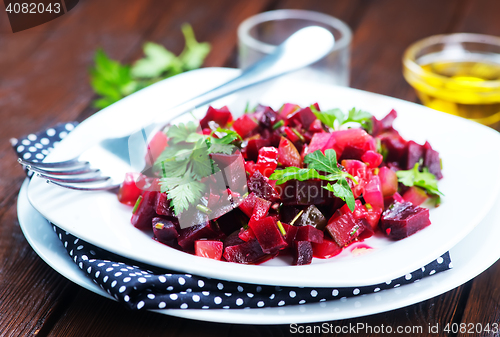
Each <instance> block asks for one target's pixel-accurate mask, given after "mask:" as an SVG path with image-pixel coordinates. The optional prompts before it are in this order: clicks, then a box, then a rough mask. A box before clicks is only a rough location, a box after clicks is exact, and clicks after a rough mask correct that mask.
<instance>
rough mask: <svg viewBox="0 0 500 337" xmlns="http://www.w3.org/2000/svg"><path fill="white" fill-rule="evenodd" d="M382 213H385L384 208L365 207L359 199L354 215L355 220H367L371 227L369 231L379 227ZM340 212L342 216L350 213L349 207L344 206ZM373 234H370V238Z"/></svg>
mask: <svg viewBox="0 0 500 337" xmlns="http://www.w3.org/2000/svg"><path fill="white" fill-rule="evenodd" d="M382 211H383V209H382V208H373V207H372V206H370V207H366V205H363V204H362V203H361V200H359V199H358V200H356V203H355V208H354V212H353V213H352V214H353V216H354V218H355V219H358V220H365V221H366V223H367V224H368V225H370V227H371V228H368V229H367V230H370V229H372V230H375V229H376V228H377V226H378V222H379V219H380V215H381V214H382ZM339 212H340V213H341V214H344V213H347V212H350V210H349V208H348V207H347V205H344V206H342V207H341V208H340V210H339ZM366 234H368V233H366ZM371 234H373V233H371ZM371 234H369V236H371Z"/></svg>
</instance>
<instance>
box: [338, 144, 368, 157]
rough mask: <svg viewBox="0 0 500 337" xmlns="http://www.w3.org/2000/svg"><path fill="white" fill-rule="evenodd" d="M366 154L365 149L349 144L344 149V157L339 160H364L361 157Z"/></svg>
mask: <svg viewBox="0 0 500 337" xmlns="http://www.w3.org/2000/svg"><path fill="white" fill-rule="evenodd" d="M365 152H366V150H365V149H364V148H363V147H359V146H354V145H351V144H347V145H346V146H345V147H344V151H342V156H341V157H340V158H339V160H340V161H342V160H344V159H356V160H362V159H361V157H363V154H364V153H365Z"/></svg>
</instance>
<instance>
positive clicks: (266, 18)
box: [238, 9, 352, 86]
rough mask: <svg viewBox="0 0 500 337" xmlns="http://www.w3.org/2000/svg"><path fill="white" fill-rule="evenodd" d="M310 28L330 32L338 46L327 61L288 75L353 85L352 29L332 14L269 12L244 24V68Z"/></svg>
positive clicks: (240, 33)
mask: <svg viewBox="0 0 500 337" xmlns="http://www.w3.org/2000/svg"><path fill="white" fill-rule="evenodd" d="M308 26H320V27H324V28H326V29H328V30H329V31H330V32H332V34H333V36H334V37H335V45H334V47H333V48H332V50H331V52H330V53H329V54H328V55H326V56H325V57H324V58H323V59H321V60H319V61H318V62H316V63H314V64H312V65H311V66H309V67H307V68H305V69H302V70H299V71H296V72H293V73H291V74H289V75H285V76H290V77H293V78H294V79H305V80H310V81H311V80H312V81H319V82H325V83H331V84H335V85H342V86H349V58H350V50H349V49H350V44H351V40H352V32H351V29H350V28H349V26H347V25H346V24H345V23H344V22H343V21H341V20H339V19H337V18H334V17H332V16H330V15H327V14H323V13H318V12H312V11H306V10H295V9H283V10H275V11H269V12H264V13H260V14H257V15H255V16H252V17H250V18H248V19H246V20H245V21H243V22H242V23H241V24H240V26H239V27H238V44H239V46H238V47H239V54H238V65H239V67H240V69H245V68H247V67H248V66H250V65H252V64H253V63H255V62H256V61H257V60H259V59H260V58H262V57H263V56H265V55H267V54H269V53H271V52H272V51H273V50H274V48H276V46H277V45H279V44H280V43H282V42H283V41H285V40H286V39H287V38H288V37H289V36H290V35H292V34H293V33H295V32H296V31H297V30H299V29H301V28H304V27H308Z"/></svg>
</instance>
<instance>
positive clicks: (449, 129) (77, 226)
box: [28, 68, 500, 286]
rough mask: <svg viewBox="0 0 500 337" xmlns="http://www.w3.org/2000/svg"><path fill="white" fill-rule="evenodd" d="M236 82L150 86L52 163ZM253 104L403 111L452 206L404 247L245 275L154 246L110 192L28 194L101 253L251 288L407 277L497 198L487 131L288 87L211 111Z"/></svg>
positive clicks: (39, 185) (378, 240) (335, 90)
mask: <svg viewBox="0 0 500 337" xmlns="http://www.w3.org/2000/svg"><path fill="white" fill-rule="evenodd" d="M235 74H236V71H235V70H231V69H222V68H207V69H202V70H198V71H193V72H190V73H185V74H183V75H180V76H176V77H175V78H171V79H168V80H165V81H163V82H160V83H157V84H155V85H153V86H151V87H148V88H146V89H144V90H142V91H140V92H138V93H136V94H134V95H131V96H129V97H127V98H126V99H124V100H122V101H120V102H118V103H116V104H114V105H112V106H110V107H108V108H106V109H104V110H102V111H101V112H99V113H97V114H96V115H94V116H92V117H91V118H89V119H87V120H86V121H85V122H83V123H82V124H81V125H79V126H78V127H77V128H76V129H75V130H74V131H73V132H71V133H70V134H69V136H68V137H67V138H66V139H64V140H63V141H62V142H61V143H60V144H59V146H58V147H57V148H55V149H54V151H53V152H52V153H51V154H50V157H49V158H48V160H49V161H53V160H61V159H68V158H71V157H73V156H74V155H75V153H79V151H80V149H84V148H85V147H86V146H88V145H89V144H90V143H94V142H97V141H99V139H100V138H102V137H105V136H107V135H109V134H117V133H124V132H126V131H127V129H129V128H130V127H132V126H133V127H135V126H136V125H137V123H140V122H144V121H147V120H149V119H150V118H151V115H152V113H155V112H158V111H159V110H164V107H165V106H168V105H169V104H174V103H175V102H176V101H178V100H183V99H184V98H185V96H186V95H188V94H189V95H192V94H193V93H194V92H198V91H201V90H203V89H204V88H203V87H204V86H207V85H214V84H215V83H214V82H216V81H223V80H224V79H227V78H230V77H232V76H235ZM207 83H208V84H207ZM247 101H250V104H255V103H257V102H261V103H263V104H267V105H271V106H273V107H275V108H279V106H280V105H281V104H282V103H284V102H294V103H298V104H301V105H303V106H305V105H309V104H311V103H313V102H319V104H320V106H321V107H322V108H323V109H329V108H333V107H340V108H342V109H344V110H347V109H349V108H351V107H353V106H355V107H357V108H361V109H364V110H366V111H370V112H371V113H373V114H374V115H376V116H378V117H382V116H384V115H385V114H387V113H388V112H389V111H390V110H391V109H393V108H394V109H396V110H397V111H398V114H399V117H398V119H397V120H396V122H395V127H396V128H397V129H398V130H399V131H400V132H401V134H402V135H403V136H404V137H405V138H407V139H413V140H415V141H417V142H419V143H423V142H424V141H426V140H428V141H429V142H430V143H431V144H432V146H433V147H434V148H435V149H436V150H437V151H439V152H440V155H441V157H442V160H443V165H444V169H443V174H444V177H445V178H444V179H442V180H441V181H440V182H439V187H440V189H441V190H442V191H443V193H444V194H445V197H444V198H443V199H442V201H443V202H442V205H441V206H440V207H438V208H436V209H431V212H430V217H431V221H432V225H431V226H429V227H427V228H425V229H424V230H422V231H420V232H418V233H416V234H415V235H413V236H411V237H409V238H406V239H404V240H401V241H398V242H392V241H389V240H387V239H385V238H383V237H374V238H370V239H369V240H367V241H366V243H367V244H368V245H369V246H371V247H373V248H374V249H373V250H371V251H370V253H368V254H364V255H361V256H354V255H353V254H350V252H349V250H346V251H345V252H344V253H343V254H342V255H341V256H339V257H336V258H332V259H328V260H319V259H315V260H314V262H313V264H311V265H308V266H287V265H286V264H285V263H284V262H283V261H280V260H279V259H274V260H272V261H270V262H269V263H266V264H264V265H258V266H253V265H252V266H248V265H239V264H234V263H227V262H220V261H214V260H210V259H205V258H201V257H197V256H193V255H189V254H186V253H183V252H180V251H177V250H174V249H171V248H169V247H166V246H165V245H162V244H160V243H157V242H155V241H153V240H152V239H151V237H150V234H147V233H144V232H141V231H139V230H137V229H135V228H134V227H133V226H132V225H130V215H131V210H130V208H129V207H127V206H124V205H121V204H119V203H118V202H117V200H116V197H115V196H114V195H112V194H110V193H106V192H91V193H89V192H78V191H71V190H67V189H62V188H59V187H57V186H53V185H48V184H46V183H45V182H44V180H42V179H40V178H35V179H33V180H32V182H31V183H30V185H29V190H28V196H29V199H30V201H31V203H32V205H33V206H34V207H35V208H36V209H37V210H38V211H39V212H40V213H42V215H43V216H44V217H45V218H47V219H49V220H50V221H52V222H53V223H55V224H57V225H58V226H59V227H61V228H63V229H65V230H67V231H69V232H70V233H73V234H74V235H76V236H78V237H80V238H82V239H83V240H86V241H88V242H90V243H93V244H95V245H97V246H99V247H102V248H104V249H107V250H109V251H112V252H115V253H117V254H120V255H123V256H126V257H129V258H131V259H134V260H138V261H142V262H145V263H148V264H152V265H156V266H160V267H165V268H170V269H174V270H179V271H183V272H188V273H192V274H197V275H202V276H207V277H214V278H220V279H226V280H232V281H241V282H250V283H260V284H271V285H291V286H354V285H357V286H362V285H369V284H376V283H381V282H384V281H387V280H390V279H394V278H396V277H399V276H401V275H405V274H406V273H409V272H411V271H414V270H416V269H418V268H420V267H421V266H423V265H425V264H427V263H429V262H430V261H432V260H433V259H435V258H436V257H437V256H440V255H441V254H443V253H444V252H446V251H447V250H449V249H450V248H451V247H453V246H454V245H455V244H457V243H458V242H459V241H460V240H461V239H463V238H464V237H465V236H466V235H467V234H468V233H469V232H470V231H471V230H472V229H473V228H474V227H475V226H476V225H477V224H479V222H480V221H481V220H482V219H483V217H484V216H485V215H486V214H487V213H488V211H489V209H490V208H491V206H492V205H493V202H494V200H496V197H497V195H498V191H499V188H500V175H498V172H500V157H499V155H498V153H497V152H494V153H492V151H491V149H492V148H493V149H495V148H499V147H500V134H498V133H497V132H495V131H493V130H491V129H489V128H487V127H484V126H482V125H479V124H476V123H473V122H470V121H467V120H464V119H461V118H458V117H453V116H450V115H447V114H444V113H439V112H436V111H434V110H431V109H428V108H426V107H423V106H421V105H417V104H414V103H409V102H405V101H402V100H397V99H394V98H390V97H386V96H382V95H377V94H373V93H368V92H363V91H359V90H354V89H350V88H343V87H334V86H330V85H325V84H317V83H312V82H304V81H302V82H294V81H292V80H289V79H287V80H286V81H284V80H277V81H274V82H272V83H268V84H266V85H262V86H259V87H256V88H254V89H252V90H246V91H243V92H240V93H238V95H232V96H230V97H227V98H225V99H223V100H221V101H219V102H217V103H214V105H215V106H222V105H223V104H228V105H229V106H230V108H232V109H233V111H234V112H235V113H236V112H238V111H239V112H241V111H243V107H244V106H245V105H246V103H247ZM198 113H200V111H198ZM201 114H203V112H201ZM138 116H139V117H138ZM108 129H110V131H107V130H108Z"/></svg>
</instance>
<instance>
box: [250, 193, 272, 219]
mask: <svg viewBox="0 0 500 337" xmlns="http://www.w3.org/2000/svg"><path fill="white" fill-rule="evenodd" d="M270 207H271V202H270V201H268V200H265V199H262V198H259V197H257V198H256V200H255V206H254V208H253V212H252V217H251V218H250V221H259V220H261V219H264V218H265V217H266V216H267V212H269V208H270Z"/></svg>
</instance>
